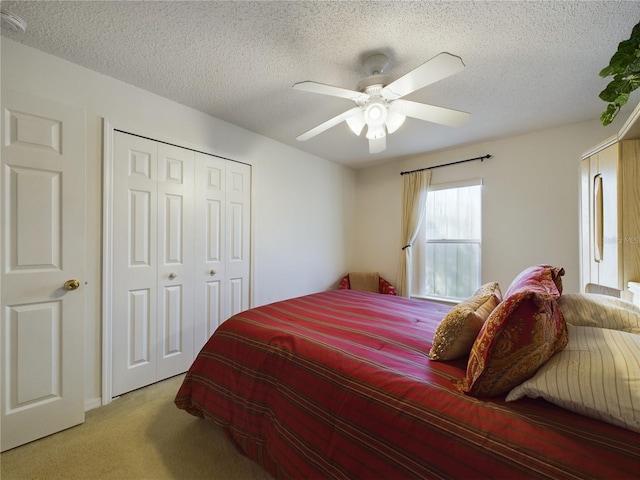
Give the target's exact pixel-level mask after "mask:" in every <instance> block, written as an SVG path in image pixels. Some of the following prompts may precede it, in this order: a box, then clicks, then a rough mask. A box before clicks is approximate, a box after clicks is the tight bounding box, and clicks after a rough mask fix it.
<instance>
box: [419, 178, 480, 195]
mask: <svg viewBox="0 0 640 480" xmlns="http://www.w3.org/2000/svg"><path fill="white" fill-rule="evenodd" d="M477 185H484V181H483V179H482V177H480V178H470V179H468V180H459V181H457V182H447V183H432V184H431V185H429V191H434V192H435V191H436V190H449V189H450V188H463V187H475V186H477Z"/></svg>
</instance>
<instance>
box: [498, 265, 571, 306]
mask: <svg viewBox="0 0 640 480" xmlns="http://www.w3.org/2000/svg"><path fill="white" fill-rule="evenodd" d="M563 275H564V268H562V267H554V266H553V265H536V266H533V267H529V268H525V269H524V270H523V271H522V272H520V273H519V274H518V276H517V277H516V278H514V279H513V281H512V282H511V285H509V288H508V289H507V292H506V293H505V295H504V298H507V297H509V296H511V295H512V294H513V293H515V292H516V291H518V290H522V289H526V288H527V286H529V285H532V286H534V287H535V286H536V285H538V284H540V283H542V284H544V283H547V282H553V283H554V285H555V286H556V289H557V290H558V294H559V295H560V294H562V276H563Z"/></svg>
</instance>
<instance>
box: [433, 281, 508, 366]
mask: <svg viewBox="0 0 640 480" xmlns="http://www.w3.org/2000/svg"><path fill="white" fill-rule="evenodd" d="M501 300H502V293H501V292H500V286H499V285H498V282H492V283H487V284H485V285H483V286H481V287H480V288H479V289H478V290H477V291H476V292H475V293H474V294H473V295H472V296H471V297H470V298H468V299H467V300H465V301H464V302H461V303H459V304H458V305H456V306H455V307H453V308H452V309H451V310H450V311H449V313H448V314H447V315H446V316H445V317H444V318H443V319H442V321H441V322H440V323H439V324H438V327H437V328H436V332H435V334H434V336H433V346H432V347H431V351H430V352H429V357H430V358H431V359H432V360H455V359H456V358H460V357H463V356H465V355H468V354H469V352H470V351H471V346H472V345H473V342H474V341H475V339H476V337H477V336H478V332H480V329H481V328H482V325H483V324H484V322H485V321H486V320H487V318H489V315H490V314H491V312H492V311H493V310H494V308H496V306H497V305H498V303H500V301H501Z"/></svg>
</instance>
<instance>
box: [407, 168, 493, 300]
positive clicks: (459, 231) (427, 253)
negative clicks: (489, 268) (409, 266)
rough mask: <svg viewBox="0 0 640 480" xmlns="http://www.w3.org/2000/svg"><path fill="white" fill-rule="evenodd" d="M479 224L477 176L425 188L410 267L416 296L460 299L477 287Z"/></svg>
mask: <svg viewBox="0 0 640 480" xmlns="http://www.w3.org/2000/svg"><path fill="white" fill-rule="evenodd" d="M481 227H482V180H481V179H478V180H471V181H466V182H460V183H455V184H442V185H432V186H431V187H430V188H429V193H428V194H427V205H426V214H425V219H424V222H423V225H422V230H421V237H419V238H421V240H420V241H419V244H420V245H419V249H418V255H417V261H416V265H415V267H414V272H415V273H416V274H417V277H418V278H417V282H416V283H417V286H418V288H417V290H418V291H417V292H415V293H416V294H417V296H423V297H435V298H442V299H451V300H462V299H464V298H468V297H470V296H471V295H472V294H473V292H474V291H475V290H476V289H477V288H478V287H479V286H480V266H481V252H482V235H481V230H482V228H481ZM417 243H418V242H417ZM416 283H414V284H416Z"/></svg>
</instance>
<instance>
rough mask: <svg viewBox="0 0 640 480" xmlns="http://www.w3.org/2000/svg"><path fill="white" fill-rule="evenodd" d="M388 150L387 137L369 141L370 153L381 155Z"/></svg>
mask: <svg viewBox="0 0 640 480" xmlns="http://www.w3.org/2000/svg"><path fill="white" fill-rule="evenodd" d="M386 149H387V137H386V135H385V136H384V137H380V138H371V139H369V153H380V152H384V151H385V150H386Z"/></svg>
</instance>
